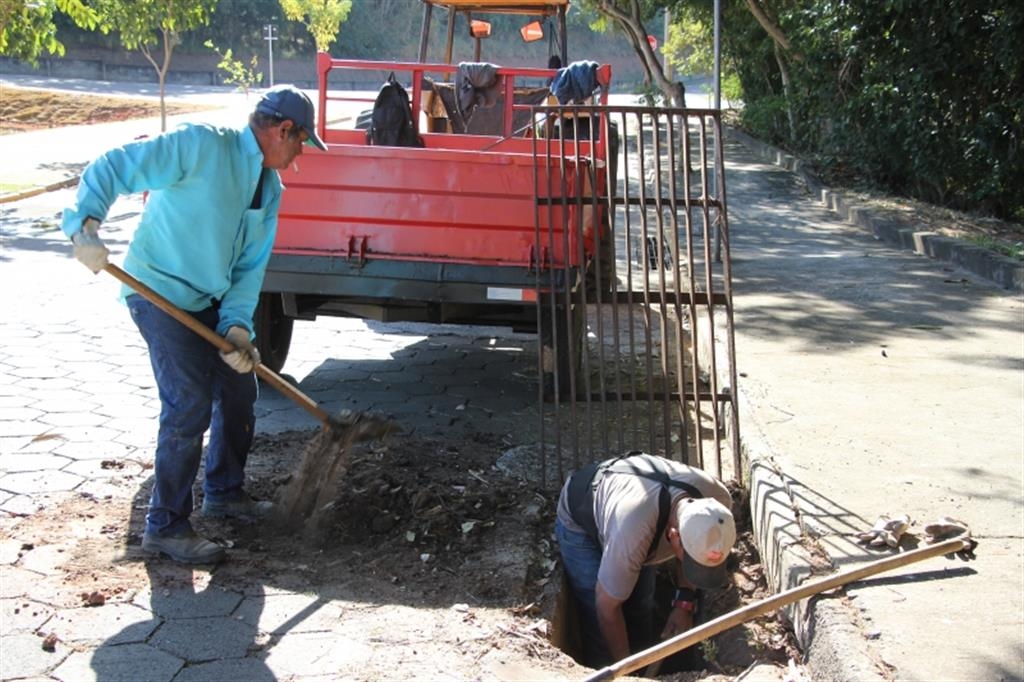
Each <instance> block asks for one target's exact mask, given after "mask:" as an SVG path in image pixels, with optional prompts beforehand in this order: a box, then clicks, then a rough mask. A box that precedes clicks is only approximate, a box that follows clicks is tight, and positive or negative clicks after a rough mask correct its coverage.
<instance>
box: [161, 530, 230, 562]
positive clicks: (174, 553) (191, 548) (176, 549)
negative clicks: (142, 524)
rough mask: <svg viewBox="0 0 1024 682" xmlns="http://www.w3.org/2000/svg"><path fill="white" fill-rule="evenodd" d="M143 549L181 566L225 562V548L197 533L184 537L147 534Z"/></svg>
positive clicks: (190, 533)
mask: <svg viewBox="0 0 1024 682" xmlns="http://www.w3.org/2000/svg"><path fill="white" fill-rule="evenodd" d="M142 549H143V551H146V552H152V553H157V552H160V553H163V554H166V555H167V556H169V557H171V558H172V559H174V560H175V561H177V562H178V563H181V564H216V563H219V562H221V561H223V560H224V556H225V554H224V548H223V547H221V546H220V545H218V544H216V543H214V542H210V541H209V540H207V539H206V538H202V537H199V536H198V535H196V533H195V531H190V532H188V533H187V534H184V535H169V536H160V535H152V534H150V533H145V534H144V535H143V536H142Z"/></svg>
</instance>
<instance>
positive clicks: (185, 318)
mask: <svg viewBox="0 0 1024 682" xmlns="http://www.w3.org/2000/svg"><path fill="white" fill-rule="evenodd" d="M103 269H104V270H106V271H107V272H108V273H110V274H111V275H113V276H114V277H116V278H117V279H118V280H120V281H121V282H122V283H123V284H125V285H127V286H128V287H129V288H131V289H132V290H133V291H134V292H136V293H137V294H139V295H140V296H142V297H143V298H145V299H146V300H147V301H149V302H150V303H152V304H153V305H155V306H156V307H158V308H160V310H162V311H164V312H165V313H167V314H168V315H170V316H171V317H173V318H174V319H176V320H178V322H181V323H182V324H183V325H185V326H186V327H188V328H189V329H191V330H192V331H194V332H195V333H196V334H199V336H201V337H203V338H204V339H206V340H207V341H209V342H210V343H211V344H213V345H214V346H216V347H217V348H218V349H219V350H221V351H223V352H225V353H230V352H231V351H233V350H235V347H234V345H233V344H232V343H231V342H230V341H228V340H227V339H225V338H224V337H223V336H221V335H220V334H218V333H217V332H215V331H214V330H212V329H210V328H209V327H207V326H206V325H205V324H203V323H201V322H199V320H197V319H196V318H194V317H192V316H191V315H189V314H188V313H187V312H185V311H184V310H182V309H181V308H179V307H177V306H176V305H174V304H173V303H171V302H170V301H168V300H167V299H166V298H164V297H163V296H161V295H160V294H158V293H157V292H155V291H153V290H152V289H150V288H149V287H148V286H146V285H145V284H143V283H142V282H140V281H139V280H137V279H136V278H135V277H133V276H131V275H129V274H128V273H127V272H125V271H124V270H122V269H121V268H119V267H118V266H116V265H114V264H112V263H107V265H106V266H105V267H104V268H103ZM255 371H256V375H257V376H258V377H259V378H260V379H263V381H265V382H266V383H268V384H270V385H271V386H273V387H274V388H275V389H277V390H278V391H280V392H281V393H283V394H284V395H286V396H288V397H289V398H291V399H292V400H294V401H295V403H296V404H298V405H299V407H301V408H303V409H304V410H306V411H307V412H309V413H310V414H311V415H313V416H314V417H316V418H317V419H318V420H319V421H320V422H321V423H322V424H323V425H324V428H325V429H328V430H336V431H337V430H352V431H354V433H352V434H349V437H350V438H351V440H369V439H373V438H379V437H381V436H383V435H385V434H387V433H389V432H390V431H393V430H395V426H394V424H392V423H391V422H390V421H388V420H385V419H382V418H380V417H375V416H371V415H366V414H360V413H357V412H349V411H345V412H343V413H342V414H341V415H340V416H339V417H332V416H331V415H330V414H328V413H327V411H326V410H324V409H323V408H322V407H320V406H319V405H317V404H316V403H315V402H313V400H312V399H311V398H310V397H309V396H307V395H306V394H304V393H303V392H302V391H300V390H299V389H297V388H295V387H294V386H292V385H291V384H290V383H288V382H287V381H285V380H284V379H282V378H281V376H280V375H279V374H277V373H275V372H274V371H273V370H272V369H270V368H269V367H267V366H266V365H264V364H262V363H260V364H258V365H256V370H255Z"/></svg>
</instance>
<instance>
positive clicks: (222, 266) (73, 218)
mask: <svg viewBox="0 0 1024 682" xmlns="http://www.w3.org/2000/svg"><path fill="white" fill-rule="evenodd" d="M262 171H263V153H262V152H261V151H260V148H259V145H258V144H257V142H256V136H255V135H254V134H253V132H252V130H250V129H249V127H248V126H246V127H245V128H241V129H233V128H219V127H214V126H210V125H205V124H184V125H182V126H180V127H178V128H177V129H175V130H173V131H171V132H167V133H165V134H163V135H160V136H158V137H154V138H151V139H146V140H141V141H137V142H132V143H130V144H126V145H124V146H122V147H118V148H115V149H112V150H110V151H108V152H107V153H105V154H103V155H102V156H100V157H99V158H98V159H96V160H95V161H93V162H92V163H91V164H89V166H88V167H87V168H86V169H85V171H84V172H83V173H82V180H81V182H80V183H79V185H78V196H77V200H76V202H75V205H74V206H73V207H72V208H69V209H65V211H64V219H63V223H62V225H61V229H62V230H64V233H65V234H66V235H68V236H69V237H70V236H71V235H73V234H75V233H76V232H78V231H79V230H80V229H81V228H82V222H83V221H84V220H85V219H86V218H88V217H90V216H91V217H93V218H96V219H97V220H99V221H100V222H102V221H103V220H104V219H106V217H107V212H108V211H109V210H110V207H111V206H112V205H113V203H114V201H115V199H117V197H118V196H119V195H122V194H133V193H136V192H142V191H147V190H148V191H149V197H148V199H147V201H146V207H145V210H144V211H143V214H142V218H141V219H140V221H139V227H138V229H137V231H136V232H135V237H134V239H133V240H132V242H131V244H130V245H129V247H128V255H127V256H126V258H125V261H124V269H125V270H127V271H128V272H129V273H131V274H132V275H134V276H135V277H136V278H138V279H139V280H141V281H142V282H143V283H145V284H147V285H148V286H150V287H151V288H152V289H154V290H155V291H157V292H158V293H159V294H161V295H162V296H164V297H166V298H167V299H168V300H170V301H171V302H172V303H174V304H175V305H177V306H178V307H180V308H182V309H184V310H188V311H197V310H202V309H203V308H206V307H208V306H209V305H210V304H211V303H212V302H213V301H215V300H219V301H220V321H219V323H218V324H217V332H218V333H219V334H222V335H223V334H224V333H225V332H226V331H227V330H228V328H229V327H232V326H241V327H245V328H246V329H249V330H250V331H251V330H252V328H253V322H252V317H253V311H254V310H255V309H256V302H257V300H258V299H259V293H260V286H261V285H262V283H263V274H264V271H265V270H266V267H267V261H268V260H269V259H270V249H271V247H272V246H273V243H274V234H275V232H276V230H277V211H278V207H279V205H280V202H281V189H282V188H281V178H280V176H279V175H278V174H277V171H275V170H272V169H267V171H266V172H265V173H263V172H262ZM261 177H262V178H263V191H262V200H261V202H260V207H259V208H256V209H253V208H250V206H251V205H252V199H253V194H254V192H255V191H256V183H257V182H258V181H259V180H260V178H261ZM101 234H102V231H101ZM130 293H131V291H130V290H128V289H125V290H124V291H123V293H122V295H123V296H127V295H128V294H130Z"/></svg>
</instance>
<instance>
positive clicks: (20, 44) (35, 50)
mask: <svg viewBox="0 0 1024 682" xmlns="http://www.w3.org/2000/svg"><path fill="white" fill-rule="evenodd" d="M58 12H60V13H62V14H64V15H66V16H68V17H69V18H70V19H71V20H72V21H73V22H74V23H75V24H77V25H78V26H81V27H82V28H87V29H89V30H93V29H95V28H103V29H104V31H105V30H106V27H101V26H100V24H99V15H97V13H96V12H95V11H94V10H93V9H92V8H90V7H89V6H88V5H86V4H84V3H83V2H81V0H0V55H4V56H6V57H14V58H15V59H21V60H23V61H26V62H29V63H32V64H35V63H37V62H38V59H39V57H40V55H42V54H43V53H44V52H46V53H48V54H52V55H58V56H62V55H63V54H64V44H63V43H62V42H60V41H59V40H57V25H56V22H55V15H56V14H57V13H58Z"/></svg>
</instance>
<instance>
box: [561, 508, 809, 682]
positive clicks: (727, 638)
mask: <svg viewBox="0 0 1024 682" xmlns="http://www.w3.org/2000/svg"><path fill="white" fill-rule="evenodd" d="M733 509H734V510H736V511H735V517H736V530H737V539H736V544H735V546H734V547H733V551H732V552H731V553H730V555H729V559H728V563H727V564H726V565H727V567H728V569H729V576H730V579H729V584H728V585H727V586H726V587H724V588H722V589H718V590H705V591H702V594H701V599H700V610H699V612H698V614H697V618H696V620H695V622H694V626H698V625H701V624H703V623H707V622H709V621H711V620H714V619H716V618H718V617H720V616H723V615H725V614H728V613H731V612H733V611H735V610H737V609H740V608H743V607H744V606H746V605H748V604H750V603H752V602H755V601H758V600H760V599H763V598H765V597H767V596H769V595H770V594H771V592H770V591H769V590H768V587H767V581H766V580H765V577H764V572H763V569H762V565H761V556H760V553H759V552H758V550H757V546H756V545H755V543H754V538H753V535H752V533H751V526H750V518H749V512H748V511H747V510H748V509H749V507H748V506H747V504H746V500H745V499H743V498H739V497H738V496H737V495H735V494H734V501H733ZM555 571H556V573H557V575H556V576H554V578H555V580H554V581H553V582H555V585H556V586H557V589H558V592H557V595H556V597H555V600H554V606H553V611H552V613H551V627H550V631H549V639H550V642H551V644H552V645H553V646H555V647H557V648H558V649H559V650H561V651H562V652H563V653H565V654H566V655H568V656H570V657H571V658H572V659H573V660H574V661H576V662H577V663H579V664H580V665H585V666H588V667H593V666H589V665H588V663H587V662H586V661H584V660H583V647H582V643H581V635H580V626H579V614H578V607H577V604H576V599H575V597H574V596H573V594H572V590H571V589H570V588H569V585H568V581H567V580H566V578H565V574H564V572H563V570H562V565H561V562H560V561H559V562H558V565H557V568H556V569H555ZM674 592H675V579H674V575H673V564H672V563H671V562H668V563H665V564H662V565H661V566H659V567H658V572H657V575H656V581H655V589H654V608H653V615H652V617H651V620H652V622H651V632H652V633H653V637H654V638H655V641H653V642H651V645H653V644H656V643H657V641H658V639H657V638H658V636H659V634H660V633H661V629H662V627H663V626H664V624H665V619H666V618H667V617H668V613H669V610H670V609H671V608H672V606H671V601H672V596H673V594H674ZM644 648H646V647H639V648H638V647H637V646H636V644H635V643H634V644H633V646H632V649H633V652H634V653H636V652H638V651H641V650H643V649H644ZM790 660H793V661H794V662H796V663H801V662H802V661H803V654H802V653H801V652H800V649H799V647H798V645H797V642H796V637H795V635H794V634H793V630H792V627H791V625H790V624H789V623H788V622H787V621H786V620H785V618H784V616H783V614H781V613H771V614H768V615H765V616H761V617H759V618H755V619H754V620H751V621H748V622H746V623H742V624H740V625H737V626H735V627H732V628H729V629H728V630H725V631H723V632H720V633H718V634H717V635H714V636H713V637H709V638H708V639H706V640H704V641H703V642H700V643H698V644H695V645H694V646H691V647H689V648H687V649H685V650H683V651H679V652H676V653H674V654H672V655H670V656H667V657H665V658H664V659H662V661H661V664H660V666H658V670H657V672H656V673H654V672H653V671H652V672H651V674H652V675H656V676H665V675H673V674H675V675H678V674H679V673H697V671H702V673H698V677H693V678H692V679H699V678H701V677H704V676H705V674H711V673H718V674H726V675H739V674H741V673H743V672H744V671H745V670H747V669H748V668H750V667H751V666H753V665H755V664H759V663H763V664H775V665H778V666H786V665H787V663H788V662H789V661H790ZM604 665H607V664H604ZM599 667H603V665H602V666H599ZM647 672H648V669H646V668H641V669H640V670H636V671H634V672H632V673H630V675H631V676H634V677H645V676H647V675H646V673H647ZM672 679H673V680H679V679H691V677H690V675H686V676H685V677H678V676H677V677H673V678H672Z"/></svg>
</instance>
